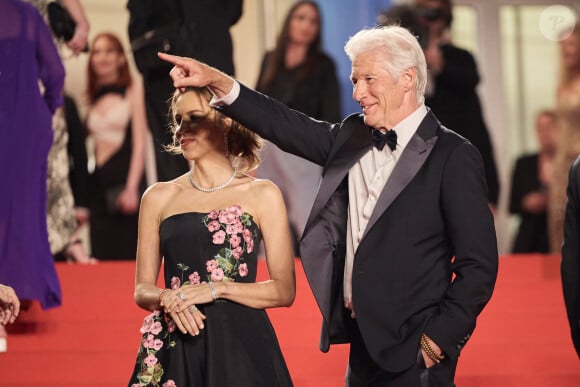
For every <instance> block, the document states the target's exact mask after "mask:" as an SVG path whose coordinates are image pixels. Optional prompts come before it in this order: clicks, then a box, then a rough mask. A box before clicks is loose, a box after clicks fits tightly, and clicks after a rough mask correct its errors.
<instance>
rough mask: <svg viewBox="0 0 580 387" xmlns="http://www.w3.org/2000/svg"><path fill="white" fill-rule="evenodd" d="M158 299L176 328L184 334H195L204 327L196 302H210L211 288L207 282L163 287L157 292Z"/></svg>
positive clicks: (202, 315) (203, 316) (202, 316)
mask: <svg viewBox="0 0 580 387" xmlns="http://www.w3.org/2000/svg"><path fill="white" fill-rule="evenodd" d="M159 301H160V305H161V307H162V308H163V309H164V311H165V313H167V314H169V315H170V316H171V318H172V319H173V321H174V322H175V324H176V325H177V328H178V329H179V330H180V331H181V332H182V333H184V334H186V333H189V334H190V335H192V336H197V335H199V333H200V330H201V329H203V328H204V323H203V320H205V319H206V316H205V314H203V313H202V312H201V311H200V310H199V309H198V308H197V305H198V304H206V303H209V302H212V301H213V299H212V292H211V288H210V287H209V285H208V284H207V283H202V284H199V285H184V286H182V287H180V288H178V289H164V290H162V291H161V292H160V293H159Z"/></svg>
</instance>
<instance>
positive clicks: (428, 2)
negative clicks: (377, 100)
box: [415, 0, 500, 209]
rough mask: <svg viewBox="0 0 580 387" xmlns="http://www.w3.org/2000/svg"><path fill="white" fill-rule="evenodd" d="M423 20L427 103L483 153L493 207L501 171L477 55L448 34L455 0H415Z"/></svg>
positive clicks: (420, 17)
mask: <svg viewBox="0 0 580 387" xmlns="http://www.w3.org/2000/svg"><path fill="white" fill-rule="evenodd" d="M415 7H416V14H417V16H418V19H419V22H420V23H421V24H423V25H424V26H426V28H427V30H428V32H427V35H428V38H427V43H426V48H425V57H426V58H427V68H428V71H429V82H428V85H427V92H426V96H425V104H426V105H427V106H428V107H429V108H431V109H432V110H433V113H435V114H436V115H437V118H439V120H441V123H443V125H445V126H448V127H449V128H452V129H453V130H455V131H457V133H459V134H460V135H462V136H464V137H465V138H467V139H468V140H469V141H471V142H472V143H473V145H475V147H476V148H477V149H478V150H479V152H480V153H481V156H482V157H483V165H484V167H485V177H486V180H487V185H488V200H489V203H490V205H491V207H492V208H493V209H495V208H496V207H497V204H498V200H499V190H500V184H499V177H498V176H499V175H498V172H497V165H496V162H495V157H494V152H493V145H492V142H491V139H490V135H489V131H488V128H487V125H486V123H485V119H484V117H483V112H482V108H481V103H480V101H479V96H478V94H477V85H478V84H479V81H480V77H479V73H478V70H477V63H476V62H475V58H474V57H473V55H472V54H471V53H469V51H467V50H464V49H462V48H459V47H457V46H455V45H454V44H453V43H452V42H451V41H450V39H449V36H448V35H447V34H448V32H449V28H451V23H452V21H453V14H452V1H451V0H415Z"/></svg>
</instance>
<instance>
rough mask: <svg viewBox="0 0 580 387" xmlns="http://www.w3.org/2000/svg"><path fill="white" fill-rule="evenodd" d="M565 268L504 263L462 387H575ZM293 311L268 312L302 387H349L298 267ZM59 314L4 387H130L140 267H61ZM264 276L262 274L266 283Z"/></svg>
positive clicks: (9, 371) (542, 261) (21, 331)
mask: <svg viewBox="0 0 580 387" xmlns="http://www.w3.org/2000/svg"><path fill="white" fill-rule="evenodd" d="M559 262H560V260H559V258H558V257H544V256H521V257H515V256H514V257H502V259H501V262H500V275H499V279H498V283H497V287H496V292H495V294H494V298H493V299H492V301H491V302H490V304H489V305H488V307H487V309H486V310H485V311H484V313H483V314H482V316H481V318H480V322H479V326H478V328H477V330H476V332H475V334H474V336H473V337H472V339H471V340H470V342H469V343H468V345H467V346H466V347H465V349H464V351H463V353H462V356H461V358H460V362H459V367H458V370H457V378H456V382H457V386H458V387H512V386H513V387H520V386H521V387H523V386H526V387H545V386H550V387H578V386H580V360H579V359H578V358H577V356H576V354H575V352H574V350H573V347H572V343H571V339H570V337H569V332H568V326H567V323H566V318H565V311H564V305H563V301H562V291H561V285H560V280H559ZM296 266H297V267H296V272H297V281H298V293H297V298H296V301H295V303H294V305H293V306H292V307H291V308H284V309H276V310H271V311H270V316H271V318H272V322H273V324H274V327H275V328H276V331H277V333H278V338H279V340H280V344H281V346H282V350H283V352H284V355H285V357H286V360H287V362H288V367H289V368H290V372H291V374H292V377H293V379H294V382H295V385H296V386H297V387H315V386H316V387H324V386H331V387H335V386H343V375H344V369H345V365H346V359H347V353H348V349H347V347H346V346H338V347H333V348H332V349H331V350H330V352H329V353H327V354H323V353H321V352H320V351H319V350H318V333H319V327H320V316H319V313H318V309H317V308H316V306H315V304H314V300H313V298H312V295H311V293H310V290H309V288H308V286H307V284H306V280H305V278H304V274H303V272H302V268H301V266H300V262H299V261H296ZM57 267H58V272H59V275H60V279H61V283H62V288H63V294H64V300H63V305H62V306H61V307H60V308H57V309H54V310H49V311H41V310H40V309H39V307H38V306H37V305H33V307H32V308H31V309H30V310H29V311H27V312H25V313H22V314H21V317H20V319H19V321H18V323H17V324H16V325H13V326H10V327H9V328H8V329H9V338H8V352H7V353H3V354H2V353H0V386H27V387H33V386H48V387H51V386H125V385H126V383H127V378H128V376H129V374H130V372H131V370H132V367H133V362H134V360H135V354H136V351H137V345H138V341H139V337H140V334H139V331H138V330H139V328H140V326H141V322H142V318H143V316H144V315H145V311H142V310H140V309H139V308H137V307H136V306H135V304H134V303H133V298H132V296H133V282H134V264H133V263H132V262H124V263H101V264H99V265H96V266H77V265H67V264H58V266H57ZM264 272H265V266H261V275H262V276H264V275H265V274H264Z"/></svg>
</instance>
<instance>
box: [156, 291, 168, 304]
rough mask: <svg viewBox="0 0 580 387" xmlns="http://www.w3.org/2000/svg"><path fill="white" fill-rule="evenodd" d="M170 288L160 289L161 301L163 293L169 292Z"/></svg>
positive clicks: (159, 296)
mask: <svg viewBox="0 0 580 387" xmlns="http://www.w3.org/2000/svg"><path fill="white" fill-rule="evenodd" d="M169 290H170V289H159V295H158V298H159V303H161V296H162V295H163V293H165V292H168V291H169Z"/></svg>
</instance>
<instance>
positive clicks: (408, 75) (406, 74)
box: [401, 67, 417, 91]
mask: <svg viewBox="0 0 580 387" xmlns="http://www.w3.org/2000/svg"><path fill="white" fill-rule="evenodd" d="M416 77H417V70H416V69H415V68H414V67H409V68H407V69H405V70H403V72H402V73H401V81H402V82H403V88H404V90H405V91H409V90H412V89H413V88H414V87H415V78H416Z"/></svg>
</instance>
